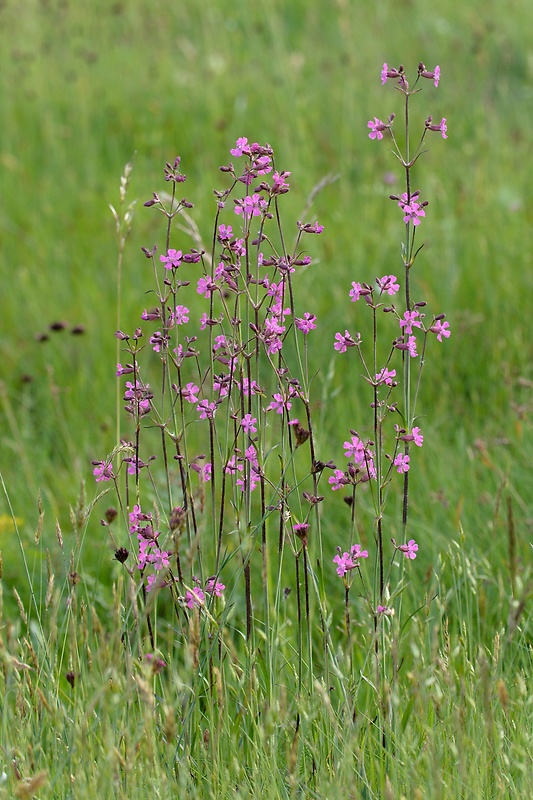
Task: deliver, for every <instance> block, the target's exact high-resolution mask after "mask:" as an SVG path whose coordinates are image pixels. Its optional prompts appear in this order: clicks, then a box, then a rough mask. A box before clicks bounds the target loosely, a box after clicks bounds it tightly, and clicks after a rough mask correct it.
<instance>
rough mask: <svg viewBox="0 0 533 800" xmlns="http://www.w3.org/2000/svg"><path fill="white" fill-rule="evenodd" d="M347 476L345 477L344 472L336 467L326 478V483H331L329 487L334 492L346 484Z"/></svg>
mask: <svg viewBox="0 0 533 800" xmlns="http://www.w3.org/2000/svg"><path fill="white" fill-rule="evenodd" d="M348 482H349V481H348V478H347V477H346V475H345V473H344V472H343V471H342V469H336V470H335V471H334V472H333V475H332V476H331V477H330V478H328V483H329V484H330V485H331V488H332V490H333V491H334V492H337V491H338V490H339V489H342V487H343V486H346V485H347V484H348Z"/></svg>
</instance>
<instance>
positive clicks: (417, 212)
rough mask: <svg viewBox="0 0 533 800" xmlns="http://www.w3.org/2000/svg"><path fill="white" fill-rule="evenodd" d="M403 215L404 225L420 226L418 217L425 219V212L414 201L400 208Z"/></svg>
mask: <svg viewBox="0 0 533 800" xmlns="http://www.w3.org/2000/svg"><path fill="white" fill-rule="evenodd" d="M402 210H403V213H404V218H403V221H404V222H405V223H408V222H412V223H413V225H420V217H425V216H426V212H425V211H424V209H423V208H422V206H421V205H420V203H417V202H416V201H415V200H411V202H410V203H409V205H404V206H402Z"/></svg>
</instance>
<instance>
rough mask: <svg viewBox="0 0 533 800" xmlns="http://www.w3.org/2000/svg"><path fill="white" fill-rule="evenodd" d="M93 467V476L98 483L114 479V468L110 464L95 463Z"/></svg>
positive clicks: (103, 462)
mask: <svg viewBox="0 0 533 800" xmlns="http://www.w3.org/2000/svg"><path fill="white" fill-rule="evenodd" d="M93 465H94V469H93V475H94V477H95V478H96V482H97V483H99V482H100V481H110V480H112V479H113V477H114V476H113V467H112V465H111V464H110V463H106V462H105V461H93Z"/></svg>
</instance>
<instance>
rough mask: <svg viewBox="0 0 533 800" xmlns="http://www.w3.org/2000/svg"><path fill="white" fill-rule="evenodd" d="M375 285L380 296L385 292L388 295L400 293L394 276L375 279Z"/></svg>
mask: <svg viewBox="0 0 533 800" xmlns="http://www.w3.org/2000/svg"><path fill="white" fill-rule="evenodd" d="M376 283H377V285H378V286H379V288H380V290H381V293H382V294H384V293H385V292H387V294H389V295H394V294H396V292H399V291H400V284H399V283H398V281H397V280H396V275H384V276H383V277H382V278H376Z"/></svg>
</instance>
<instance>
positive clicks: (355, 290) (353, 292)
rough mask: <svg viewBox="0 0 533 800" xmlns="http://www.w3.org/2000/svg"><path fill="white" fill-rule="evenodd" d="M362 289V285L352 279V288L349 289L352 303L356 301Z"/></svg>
mask: <svg viewBox="0 0 533 800" xmlns="http://www.w3.org/2000/svg"><path fill="white" fill-rule="evenodd" d="M362 291H363V287H362V286H361V284H360V283H356V282H355V281H352V288H351V289H350V300H351V301H352V303H356V302H357V301H358V300H359V298H360V297H361V293H362Z"/></svg>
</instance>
